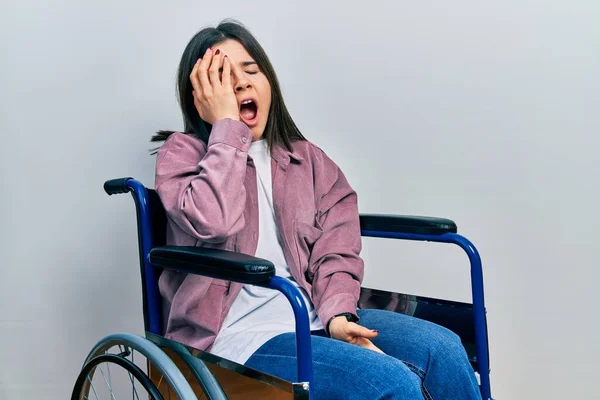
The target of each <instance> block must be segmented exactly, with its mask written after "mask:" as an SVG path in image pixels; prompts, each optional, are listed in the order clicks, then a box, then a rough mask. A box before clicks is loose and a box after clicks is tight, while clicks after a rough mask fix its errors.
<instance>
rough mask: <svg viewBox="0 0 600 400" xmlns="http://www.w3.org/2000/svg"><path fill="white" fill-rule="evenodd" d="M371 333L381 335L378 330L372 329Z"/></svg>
mask: <svg viewBox="0 0 600 400" xmlns="http://www.w3.org/2000/svg"><path fill="white" fill-rule="evenodd" d="M371 332H375V333H379V331H378V330H377V329H371Z"/></svg>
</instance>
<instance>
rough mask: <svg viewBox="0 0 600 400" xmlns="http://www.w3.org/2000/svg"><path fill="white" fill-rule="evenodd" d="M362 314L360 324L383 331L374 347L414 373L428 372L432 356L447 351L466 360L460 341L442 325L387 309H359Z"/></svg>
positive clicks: (374, 342)
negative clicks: (399, 361)
mask: <svg viewBox="0 0 600 400" xmlns="http://www.w3.org/2000/svg"><path fill="white" fill-rule="evenodd" d="M358 315H359V317H360V321H359V324H360V325H362V326H365V327H367V328H369V329H377V330H378V331H379V334H378V335H377V337H376V338H374V339H373V344H375V345H376V346H377V347H379V348H380V349H381V350H382V351H383V352H384V353H386V354H388V355H390V356H392V357H394V358H397V359H399V360H401V361H403V362H405V363H406V364H407V365H408V366H409V367H411V368H412V369H413V370H415V369H418V370H420V371H427V369H428V367H429V364H430V361H431V359H432V357H434V356H435V354H438V353H440V352H444V351H445V350H446V349H447V350H448V351H450V350H451V351H452V352H454V353H456V352H457V349H458V353H459V354H458V356H459V357H463V356H462V355H461V354H460V352H461V350H462V345H461V343H460V338H459V337H458V336H457V335H456V334H455V333H454V332H452V331H450V330H448V329H446V328H444V327H442V326H439V325H436V324H434V323H432V322H429V321H425V320H422V319H418V318H414V317H410V316H407V315H404V314H399V313H395V312H392V311H386V310H375V309H369V310H358ZM463 353H464V360H465V361H466V360H467V359H466V352H464V351H463Z"/></svg>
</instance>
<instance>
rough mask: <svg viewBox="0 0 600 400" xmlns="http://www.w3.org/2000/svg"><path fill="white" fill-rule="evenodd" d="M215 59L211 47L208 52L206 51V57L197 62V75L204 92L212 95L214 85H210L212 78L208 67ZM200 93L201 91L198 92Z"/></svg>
mask: <svg viewBox="0 0 600 400" xmlns="http://www.w3.org/2000/svg"><path fill="white" fill-rule="evenodd" d="M212 59H213V53H212V51H211V49H208V50H206V53H204V57H203V58H202V59H201V61H200V63H199V64H197V67H198V68H197V71H196V75H197V78H198V80H199V82H200V86H201V89H202V92H201V93H202V94H204V95H205V96H206V95H210V94H212V87H211V86H210V80H209V79H208V73H207V71H208V67H209V66H210V63H211V61H212ZM196 93H198V91H196ZM198 94H200V93H198Z"/></svg>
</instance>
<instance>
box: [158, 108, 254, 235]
mask: <svg viewBox="0 0 600 400" xmlns="http://www.w3.org/2000/svg"><path fill="white" fill-rule="evenodd" d="M251 142H252V132H251V131H250V129H249V128H248V127H247V126H246V125H245V124H243V123H241V122H238V121H234V120H231V119H223V120H219V121H215V123H214V125H213V128H212V131H211V134H210V138H209V141H208V145H207V148H206V150H204V144H203V143H202V142H201V141H200V140H198V139H197V138H194V137H190V136H188V135H183V134H174V135H173V136H172V137H171V138H169V139H168V140H167V142H165V144H164V145H163V146H162V147H161V148H160V149H159V151H158V156H157V160H156V182H155V183H156V191H157V193H158V195H159V196H160V199H161V201H162V203H163V205H164V207H165V210H166V212H167V215H168V216H169V218H171V219H172V220H173V221H174V222H175V223H176V224H177V225H178V226H179V227H180V228H181V229H182V230H184V231H185V232H186V233H188V234H189V235H191V236H194V237H196V238H198V239H200V240H202V241H206V242H217V243H218V242H222V241H224V240H225V239H226V238H227V237H229V236H231V235H234V234H235V233H237V232H239V231H240V230H241V229H242V228H243V227H244V217H243V212H244V207H245V204H246V191H245V188H244V179H245V176H246V163H247V159H248V148H249V147H250V143H251Z"/></svg>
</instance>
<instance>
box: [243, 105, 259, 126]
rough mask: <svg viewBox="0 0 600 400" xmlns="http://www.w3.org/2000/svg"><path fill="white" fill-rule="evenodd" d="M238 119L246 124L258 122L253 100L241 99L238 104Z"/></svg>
mask: <svg viewBox="0 0 600 400" xmlns="http://www.w3.org/2000/svg"><path fill="white" fill-rule="evenodd" d="M240 119H241V120H242V121H243V122H244V123H245V124H246V125H248V126H252V125H256V124H257V123H258V106H257V105H256V103H255V102H254V100H245V101H242V104H241V105H240Z"/></svg>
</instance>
